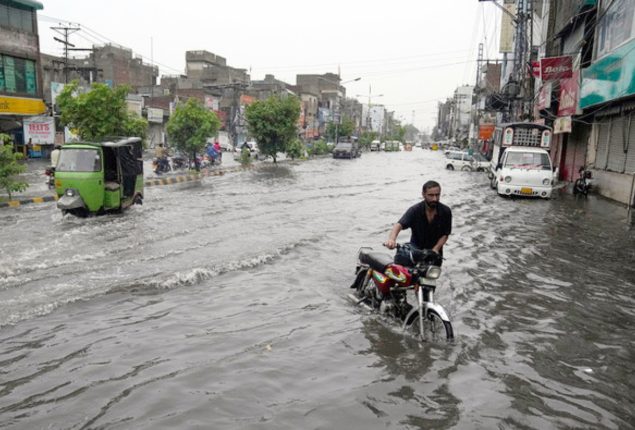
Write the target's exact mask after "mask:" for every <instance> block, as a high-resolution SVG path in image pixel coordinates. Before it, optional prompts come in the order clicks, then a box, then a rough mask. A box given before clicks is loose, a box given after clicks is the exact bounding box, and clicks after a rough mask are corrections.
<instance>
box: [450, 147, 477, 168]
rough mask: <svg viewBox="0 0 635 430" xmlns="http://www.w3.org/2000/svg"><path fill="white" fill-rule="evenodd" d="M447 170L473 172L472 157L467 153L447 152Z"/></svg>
mask: <svg viewBox="0 0 635 430" xmlns="http://www.w3.org/2000/svg"><path fill="white" fill-rule="evenodd" d="M445 159H446V161H445V168H446V169H448V170H463V171H464V172H469V171H471V170H472V160H473V158H472V156H471V155H470V154H468V153H467V152H466V151H445Z"/></svg>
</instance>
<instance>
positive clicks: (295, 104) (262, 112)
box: [246, 96, 300, 163]
mask: <svg viewBox="0 0 635 430" xmlns="http://www.w3.org/2000/svg"><path fill="white" fill-rule="evenodd" d="M246 117H247V128H248V129H249V134H251V135H252V136H253V137H254V138H255V139H256V141H257V142H258V148H259V150H260V152H261V153H262V154H263V155H269V156H271V157H272V158H273V162H274V163H275V162H276V157H277V154H278V153H279V152H287V150H288V147H289V144H290V143H291V141H292V140H293V139H294V138H296V137H297V132H298V119H299V118H300V101H299V100H298V98H297V97H291V96H288V97H279V96H272V97H269V98H268V99H267V100H258V101H256V102H255V103H253V104H251V105H249V106H247V110H246Z"/></svg>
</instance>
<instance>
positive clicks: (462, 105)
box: [449, 85, 474, 145]
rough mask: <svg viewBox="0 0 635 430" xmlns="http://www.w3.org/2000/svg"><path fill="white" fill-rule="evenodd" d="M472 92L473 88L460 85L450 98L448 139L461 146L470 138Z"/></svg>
mask: <svg viewBox="0 0 635 430" xmlns="http://www.w3.org/2000/svg"><path fill="white" fill-rule="evenodd" d="M473 92H474V86H472V85H462V86H460V87H458V88H457V89H456V90H454V96H453V97H452V111H451V123H450V130H449V131H450V137H451V138H453V139H454V141H455V142H456V143H458V144H461V145H463V144H464V143H466V140H467V139H469V137H470V129H471V124H472V95H473Z"/></svg>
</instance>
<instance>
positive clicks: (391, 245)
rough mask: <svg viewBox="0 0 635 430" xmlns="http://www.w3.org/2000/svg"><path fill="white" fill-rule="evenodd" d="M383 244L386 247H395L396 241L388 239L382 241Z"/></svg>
mask: <svg viewBox="0 0 635 430" xmlns="http://www.w3.org/2000/svg"><path fill="white" fill-rule="evenodd" d="M384 246H385V247H386V248H388V249H395V248H396V247H397V242H396V241H395V240H393V239H388V240H387V241H385V242H384Z"/></svg>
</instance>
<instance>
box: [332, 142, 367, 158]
mask: <svg viewBox="0 0 635 430" xmlns="http://www.w3.org/2000/svg"><path fill="white" fill-rule="evenodd" d="M361 155H362V154H361V151H360V149H359V146H358V145H357V143H353V142H339V143H338V144H337V145H335V148H333V158H356V157H359V156H361Z"/></svg>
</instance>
